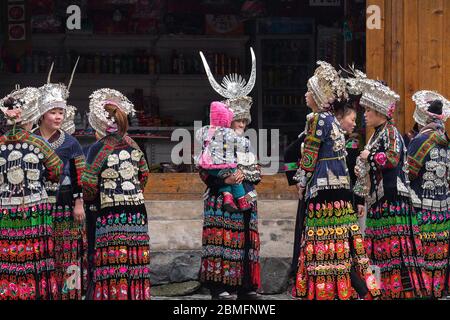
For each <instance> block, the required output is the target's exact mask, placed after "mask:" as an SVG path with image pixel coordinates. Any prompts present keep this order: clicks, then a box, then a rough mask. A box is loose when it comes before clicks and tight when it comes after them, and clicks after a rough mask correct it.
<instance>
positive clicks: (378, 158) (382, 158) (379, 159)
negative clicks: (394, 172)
mask: <svg viewBox="0 0 450 320" xmlns="http://www.w3.org/2000/svg"><path fill="white" fill-rule="evenodd" d="M374 160H375V162H376V163H377V164H379V165H380V166H384V165H386V162H387V156H386V154H385V153H384V152H379V153H377V154H375V157H374Z"/></svg>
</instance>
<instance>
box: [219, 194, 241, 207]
mask: <svg viewBox="0 0 450 320" xmlns="http://www.w3.org/2000/svg"><path fill="white" fill-rule="evenodd" d="M223 208H224V209H225V211H227V212H237V211H239V210H238V207H237V206H236V203H235V202H234V197H233V195H232V194H231V193H229V192H224V193H223Z"/></svg>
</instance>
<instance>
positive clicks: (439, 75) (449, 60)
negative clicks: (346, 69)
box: [366, 0, 450, 133]
mask: <svg viewBox="0 0 450 320" xmlns="http://www.w3.org/2000/svg"><path fill="white" fill-rule="evenodd" d="M370 5H377V6H379V8H380V9H381V29H372V30H370V29H367V42H366V43H367V47H366V50H367V57H366V59H367V61H366V63H367V68H366V69H367V70H366V71H367V74H368V76H369V77H371V78H378V79H383V80H385V81H386V82H387V83H388V84H389V86H390V87H391V88H392V89H393V90H395V91H396V92H397V93H398V94H400V95H401V102H400V105H399V108H398V109H397V114H396V123H397V125H398V127H399V129H400V130H401V131H402V132H403V133H404V132H405V131H409V130H410V129H411V128H412V127H413V126H414V119H413V117H412V115H413V113H414V109H415V105H414V103H413V101H412V100H411V97H412V95H413V94H414V92H416V91H418V90H424V89H426V90H436V91H438V92H439V93H441V94H442V95H444V96H445V97H446V98H447V99H450V0H367V6H370ZM447 130H450V124H449V123H447Z"/></svg>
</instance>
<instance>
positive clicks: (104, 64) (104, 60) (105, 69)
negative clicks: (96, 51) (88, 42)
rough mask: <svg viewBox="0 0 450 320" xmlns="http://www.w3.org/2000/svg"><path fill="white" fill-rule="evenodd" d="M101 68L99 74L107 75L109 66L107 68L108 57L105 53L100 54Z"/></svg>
mask: <svg viewBox="0 0 450 320" xmlns="http://www.w3.org/2000/svg"><path fill="white" fill-rule="evenodd" d="M101 63H102V67H101V73H108V72H109V66H108V56H107V55H106V53H102V61H101Z"/></svg>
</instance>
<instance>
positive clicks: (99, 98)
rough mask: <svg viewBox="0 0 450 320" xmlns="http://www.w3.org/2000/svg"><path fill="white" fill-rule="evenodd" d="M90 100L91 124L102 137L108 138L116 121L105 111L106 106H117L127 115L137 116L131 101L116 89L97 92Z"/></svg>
mask: <svg viewBox="0 0 450 320" xmlns="http://www.w3.org/2000/svg"><path fill="white" fill-rule="evenodd" d="M89 99H90V101H89V124H90V125H91V127H92V128H94V130H95V131H97V132H98V134H99V135H100V136H101V137H104V136H106V134H107V130H108V128H110V127H113V126H114V125H115V121H114V119H113V118H112V117H111V116H110V115H109V113H108V111H106V110H105V105H108V104H112V105H115V106H117V107H118V108H119V109H120V110H122V111H123V112H124V113H125V114H126V115H131V116H133V115H134V114H135V110H134V106H133V104H132V103H131V102H130V100H128V98H127V97H126V96H124V95H123V94H122V93H120V92H119V91H117V90H114V89H109V88H103V89H99V90H96V91H94V92H93V93H92V94H91V95H90V97H89Z"/></svg>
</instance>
